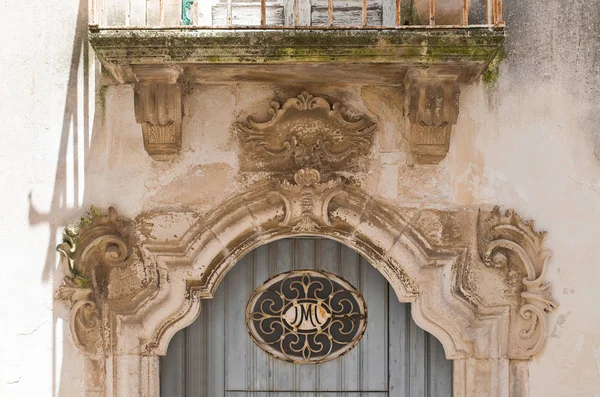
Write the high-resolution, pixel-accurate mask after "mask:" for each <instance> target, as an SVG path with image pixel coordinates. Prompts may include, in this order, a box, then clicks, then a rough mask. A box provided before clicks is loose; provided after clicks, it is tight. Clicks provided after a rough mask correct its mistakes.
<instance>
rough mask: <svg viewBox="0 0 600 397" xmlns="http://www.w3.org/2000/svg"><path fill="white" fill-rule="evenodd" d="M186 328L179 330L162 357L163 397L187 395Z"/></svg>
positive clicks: (161, 391) (161, 388)
mask: <svg viewBox="0 0 600 397" xmlns="http://www.w3.org/2000/svg"><path fill="white" fill-rule="evenodd" d="M185 349H186V346H185V329H183V330H181V331H179V332H177V333H176V334H175V336H173V339H171V343H169V348H168V350H167V355H166V356H164V357H163V358H162V359H161V366H160V369H161V374H160V375H161V376H160V377H161V385H160V395H161V397H184V396H185V394H184V393H185Z"/></svg>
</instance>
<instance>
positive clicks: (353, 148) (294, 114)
mask: <svg viewBox="0 0 600 397" xmlns="http://www.w3.org/2000/svg"><path fill="white" fill-rule="evenodd" d="M347 113H349V112H348V111H345V109H343V108H342V106H341V105H340V104H339V103H337V102H335V103H333V104H330V103H329V102H328V101H327V100H326V99H324V98H321V97H318V96H313V95H311V94H308V93H307V92H303V93H301V94H300V95H298V96H297V97H295V98H290V99H288V100H286V101H285V102H284V103H283V105H281V104H280V103H278V102H273V103H272V106H271V109H270V110H269V114H270V115H271V119H270V120H268V121H266V122H257V121H255V120H254V119H253V118H252V117H249V118H248V119H247V120H246V121H244V122H240V123H237V131H238V136H239V138H240V140H241V142H242V145H243V150H242V154H241V160H242V166H243V168H244V169H245V170H249V171H250V170H264V171H275V170H276V171H294V170H297V169H298V168H299V167H316V166H319V167H320V168H321V169H322V170H325V169H333V170H335V169H342V166H343V168H344V169H348V168H352V166H354V165H355V164H356V162H357V160H358V158H359V157H364V156H366V155H367V154H368V153H369V151H370V149H371V146H372V144H373V136H374V133H375V131H376V130H377V124H376V123H375V122H374V121H372V120H371V119H370V118H368V117H367V116H364V115H361V116H357V117H348V116H347Z"/></svg>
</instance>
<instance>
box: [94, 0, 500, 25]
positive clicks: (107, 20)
mask: <svg viewBox="0 0 600 397" xmlns="http://www.w3.org/2000/svg"><path fill="white" fill-rule="evenodd" d="M114 1H117V0H114ZM167 1H170V3H167ZM206 1H207V0H185V1H182V0H125V1H123V2H122V3H121V4H123V5H124V7H122V8H121V11H120V12H121V13H122V14H121V16H120V18H119V17H118V16H117V17H114V16H113V14H111V13H110V12H109V11H114V10H113V8H111V7H109V4H108V3H107V0H89V5H90V14H89V15H90V25H93V26H94V29H110V30H112V29H115V30H116V29H129V30H139V29H152V30H154V29H188V28H193V29H200V28H202V29H207V30H211V29H212V30H219V29H231V28H235V29H252V28H254V29H256V28H257V27H260V28H261V29H296V30H302V29H319V30H330V29H345V30H349V29H350V30H353V29H373V30H376V29H398V30H400V29H402V30H404V29H459V28H464V29H471V28H473V29H474V28H483V27H486V28H489V29H502V28H503V26H504V23H503V18H502V0H485V1H482V2H479V3H478V4H475V3H473V4H471V1H470V0H462V1H460V2H458V4H460V5H458V4H457V6H458V7H460V12H458V15H457V17H458V18H456V19H455V20H456V22H451V23H452V24H445V25H440V24H438V23H437V20H439V21H443V20H444V18H445V20H446V21H448V20H449V19H448V18H447V17H444V16H445V15H446V14H444V12H446V11H444V10H446V8H444V9H436V5H437V4H438V3H439V2H440V1H443V0H438V1H437V2H436V0H421V1H422V2H423V3H424V4H421V5H423V6H424V7H423V8H425V9H423V8H421V9H420V11H419V12H423V11H424V12H425V16H423V15H420V16H421V21H422V23H421V24H420V25H408V24H407V25H403V21H402V18H403V15H402V14H403V12H402V5H403V3H402V0H387V2H386V3H381V2H379V1H378V2H374V1H373V0H360V2H359V1H358V0H355V1H356V3H355V4H356V5H357V6H358V4H360V6H358V7H357V8H358V10H360V11H359V13H360V17H358V18H357V19H358V20H356V19H355V20H354V22H350V21H351V20H352V19H351V17H350V14H346V13H347V12H348V9H347V8H346V6H345V5H344V4H345V2H339V3H342V4H336V0H327V2H326V4H327V11H325V10H323V11H325V12H326V16H325V15H323V14H319V15H318V17H316V18H315V14H314V10H313V15H312V18H311V17H310V16H308V14H307V15H304V12H305V11H306V12H309V11H310V10H309V8H310V7H311V6H310V5H309V3H308V1H309V0H286V1H285V2H283V4H279V3H278V5H276V6H275V7H273V10H274V12H276V13H283V15H286V17H284V23H283V24H282V23H280V22H274V21H272V22H271V24H270V23H269V22H270V21H269V20H268V15H267V11H271V7H272V5H268V4H267V1H268V0H255V2H253V3H254V4H253V5H251V6H252V7H254V10H256V9H257V8H258V7H257V6H258V5H259V4H260V19H259V17H258V13H256V14H254V15H255V17H254V18H255V19H254V20H249V19H248V18H249V17H248V15H251V14H248V11H247V10H246V9H244V10H243V18H241V19H238V18H237V16H236V15H237V14H236V15H234V11H235V10H237V8H236V7H238V6H242V5H237V4H234V0H220V1H218V2H217V3H218V4H215V3H214V2H212V1H211V2H210V4H212V5H209V4H206V3H205V2H206ZM322 1H323V3H324V2H325V1H324V0H322ZM323 3H321V4H323ZM357 3H358V4H357ZM382 4H383V5H382ZM177 5H179V6H180V7H181V10H182V12H181V15H182V17H181V21H180V22H179V23H177V22H176V21H174V20H173V18H172V16H170V15H171V14H173V12H172V11H173V10H174V8H173V7H172V6H177ZM427 5H428V6H429V9H427ZM243 6H244V7H246V8H248V7H250V6H249V5H248V3H244V4H243ZM267 6H269V9H268V10H267V8H268V7H267ZM335 6H338V7H341V8H339V9H336V8H335ZM211 7H212V8H211ZM282 7H289V8H291V9H287V8H286V9H285V10H283V11H282V10H281V9H282ZM373 7H383V8H384V9H382V10H378V11H377V12H382V13H383V14H382V15H383V17H382V18H383V19H382V22H381V24H378V25H374V24H373V21H370V20H369V18H370V16H369V15H370V14H369V11H372V10H374V9H375V8H373ZM471 7H473V8H474V9H475V11H477V14H480V13H485V19H484V21H483V23H479V24H470V21H469V19H471V18H470V14H471ZM352 8H354V7H352ZM211 10H212V13H213V14H211ZM354 10H356V8H354ZM318 11H321V9H320V8H319V10H318ZM436 11H437V12H436ZM456 11H459V10H457V9H456V8H455V9H454V12H455V13H454V14H453V15H456ZM215 12H217V14H214V13H215ZM335 12H339V13H341V14H340V16H339V17H338V18H336V15H337V14H334V13H335ZM352 12H354V11H352ZM136 13H137V14H141V13H144V14H145V15H143V16H142V15H139V16H138V15H137V14H136ZM427 13H428V14H429V21H427ZM446 13H447V12H446ZM190 14H192V15H190ZM202 15H204V16H205V17H206V18H201V16H202ZM211 15H212V18H211ZM215 15H218V18H217V19H215ZM277 15H279V14H277ZM353 15H356V14H353ZM323 17H324V18H323ZM324 19H325V20H326V21H327V22H325V21H324ZM117 20H120V21H121V22H117V23H115V21H117ZM216 20H219V21H220V22H216ZM212 21H215V22H212ZM315 21H318V22H315ZM344 21H348V22H344ZM211 22H212V23H214V25H211ZM236 22H237V23H238V25H236V24H235V23H236ZM336 22H337V24H336ZM123 23H124V24H123ZM312 23H315V24H316V25H312ZM407 23H408V22H407ZM444 23H447V22H444ZM117 25H118V26H117Z"/></svg>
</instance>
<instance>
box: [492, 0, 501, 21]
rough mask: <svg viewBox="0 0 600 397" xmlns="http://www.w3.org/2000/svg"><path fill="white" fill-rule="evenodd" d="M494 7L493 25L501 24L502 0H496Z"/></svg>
mask: <svg viewBox="0 0 600 397" xmlns="http://www.w3.org/2000/svg"><path fill="white" fill-rule="evenodd" d="M494 4H495V5H496V7H495V8H494V25H501V24H502V23H503V21H502V0H496V1H495V3H494Z"/></svg>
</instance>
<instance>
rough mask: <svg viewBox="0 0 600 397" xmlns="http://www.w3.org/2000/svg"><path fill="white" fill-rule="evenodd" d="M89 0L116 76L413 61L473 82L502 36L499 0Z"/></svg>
mask: <svg viewBox="0 0 600 397" xmlns="http://www.w3.org/2000/svg"><path fill="white" fill-rule="evenodd" d="M92 1H93V4H92V6H91V10H92V15H91V25H90V31H91V33H90V42H91V44H92V46H93V47H94V49H95V51H96V53H97V55H98V57H99V58H100V60H101V61H102V63H103V65H104V66H105V67H106V69H107V70H108V71H110V74H111V76H112V78H113V79H114V83H117V84H124V83H125V84H127V83H135V82H138V81H140V80H144V79H146V78H148V76H154V75H156V74H157V73H158V74H160V75H163V76H164V78H166V79H168V80H171V79H173V78H176V79H177V78H179V76H180V75H181V74H182V73H183V72H185V75H186V76H187V79H188V80H191V81H195V82H198V83H202V82H211V83H215V82H240V81H260V82H263V81H267V82H295V83H311V82H313V83H315V82H316V83H328V82H334V83H351V82H357V81H358V82H363V83H375V84H402V83H403V82H404V80H405V78H406V76H407V75H409V74H410V73H409V71H410V70H412V69H418V70H423V69H427V70H429V71H430V73H429V74H431V72H432V71H433V73H434V74H441V75H444V76H449V75H452V76H455V77H456V79H457V81H458V82H459V83H471V82H473V81H475V80H476V79H477V78H479V77H480V76H481V74H482V73H483V72H484V70H485V69H486V68H487V66H488V65H489V63H490V62H491V61H492V60H493V59H494V58H495V57H496V55H497V54H498V52H499V50H500V48H501V46H502V43H503V41H504V33H503V28H504V25H503V22H502V7H501V0H437V1H436V0H125V1H124V0H92ZM283 66H285V67H283Z"/></svg>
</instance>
